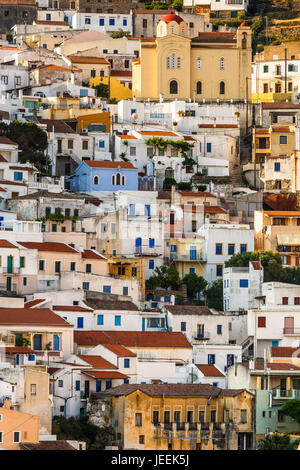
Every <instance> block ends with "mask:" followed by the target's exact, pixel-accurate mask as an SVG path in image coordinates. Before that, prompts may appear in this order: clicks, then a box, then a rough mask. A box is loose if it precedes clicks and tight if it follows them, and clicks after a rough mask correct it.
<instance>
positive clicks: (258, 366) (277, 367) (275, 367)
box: [242, 348, 300, 371]
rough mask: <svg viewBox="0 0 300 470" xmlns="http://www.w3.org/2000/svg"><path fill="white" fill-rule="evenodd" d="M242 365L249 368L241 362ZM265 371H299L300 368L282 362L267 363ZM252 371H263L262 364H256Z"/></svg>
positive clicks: (247, 363)
mask: <svg viewBox="0 0 300 470" xmlns="http://www.w3.org/2000/svg"><path fill="white" fill-rule="evenodd" d="M272 349H273V348H272ZM242 365H243V366H245V367H247V368H249V362H242ZM267 369H271V370H274V371H276V370H291V371H292V370H296V371H300V367H297V366H294V365H293V364H288V363H283V362H268V363H267ZM254 370H264V364H263V363H262V362H259V363H256V364H255V368H254Z"/></svg>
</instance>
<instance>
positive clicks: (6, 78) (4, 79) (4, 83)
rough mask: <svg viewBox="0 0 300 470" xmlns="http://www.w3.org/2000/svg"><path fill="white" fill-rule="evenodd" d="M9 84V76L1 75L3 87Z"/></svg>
mask: <svg viewBox="0 0 300 470" xmlns="http://www.w3.org/2000/svg"><path fill="white" fill-rule="evenodd" d="M7 84H8V76H7V75H1V85H7Z"/></svg>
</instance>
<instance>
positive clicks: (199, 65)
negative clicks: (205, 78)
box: [197, 57, 202, 70]
mask: <svg viewBox="0 0 300 470" xmlns="http://www.w3.org/2000/svg"><path fill="white" fill-rule="evenodd" d="M201 65H202V62H201V59H200V57H198V59H197V69H198V70H200V69H201Z"/></svg>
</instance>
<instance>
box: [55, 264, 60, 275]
mask: <svg viewBox="0 0 300 470" xmlns="http://www.w3.org/2000/svg"><path fill="white" fill-rule="evenodd" d="M60 267H61V261H55V272H56V273H60Z"/></svg>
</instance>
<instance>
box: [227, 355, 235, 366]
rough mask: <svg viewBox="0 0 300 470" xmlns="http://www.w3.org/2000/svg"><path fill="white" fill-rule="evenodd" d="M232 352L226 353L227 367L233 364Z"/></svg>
mask: <svg viewBox="0 0 300 470" xmlns="http://www.w3.org/2000/svg"><path fill="white" fill-rule="evenodd" d="M233 364H234V354H227V367H230V366H233Z"/></svg>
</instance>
